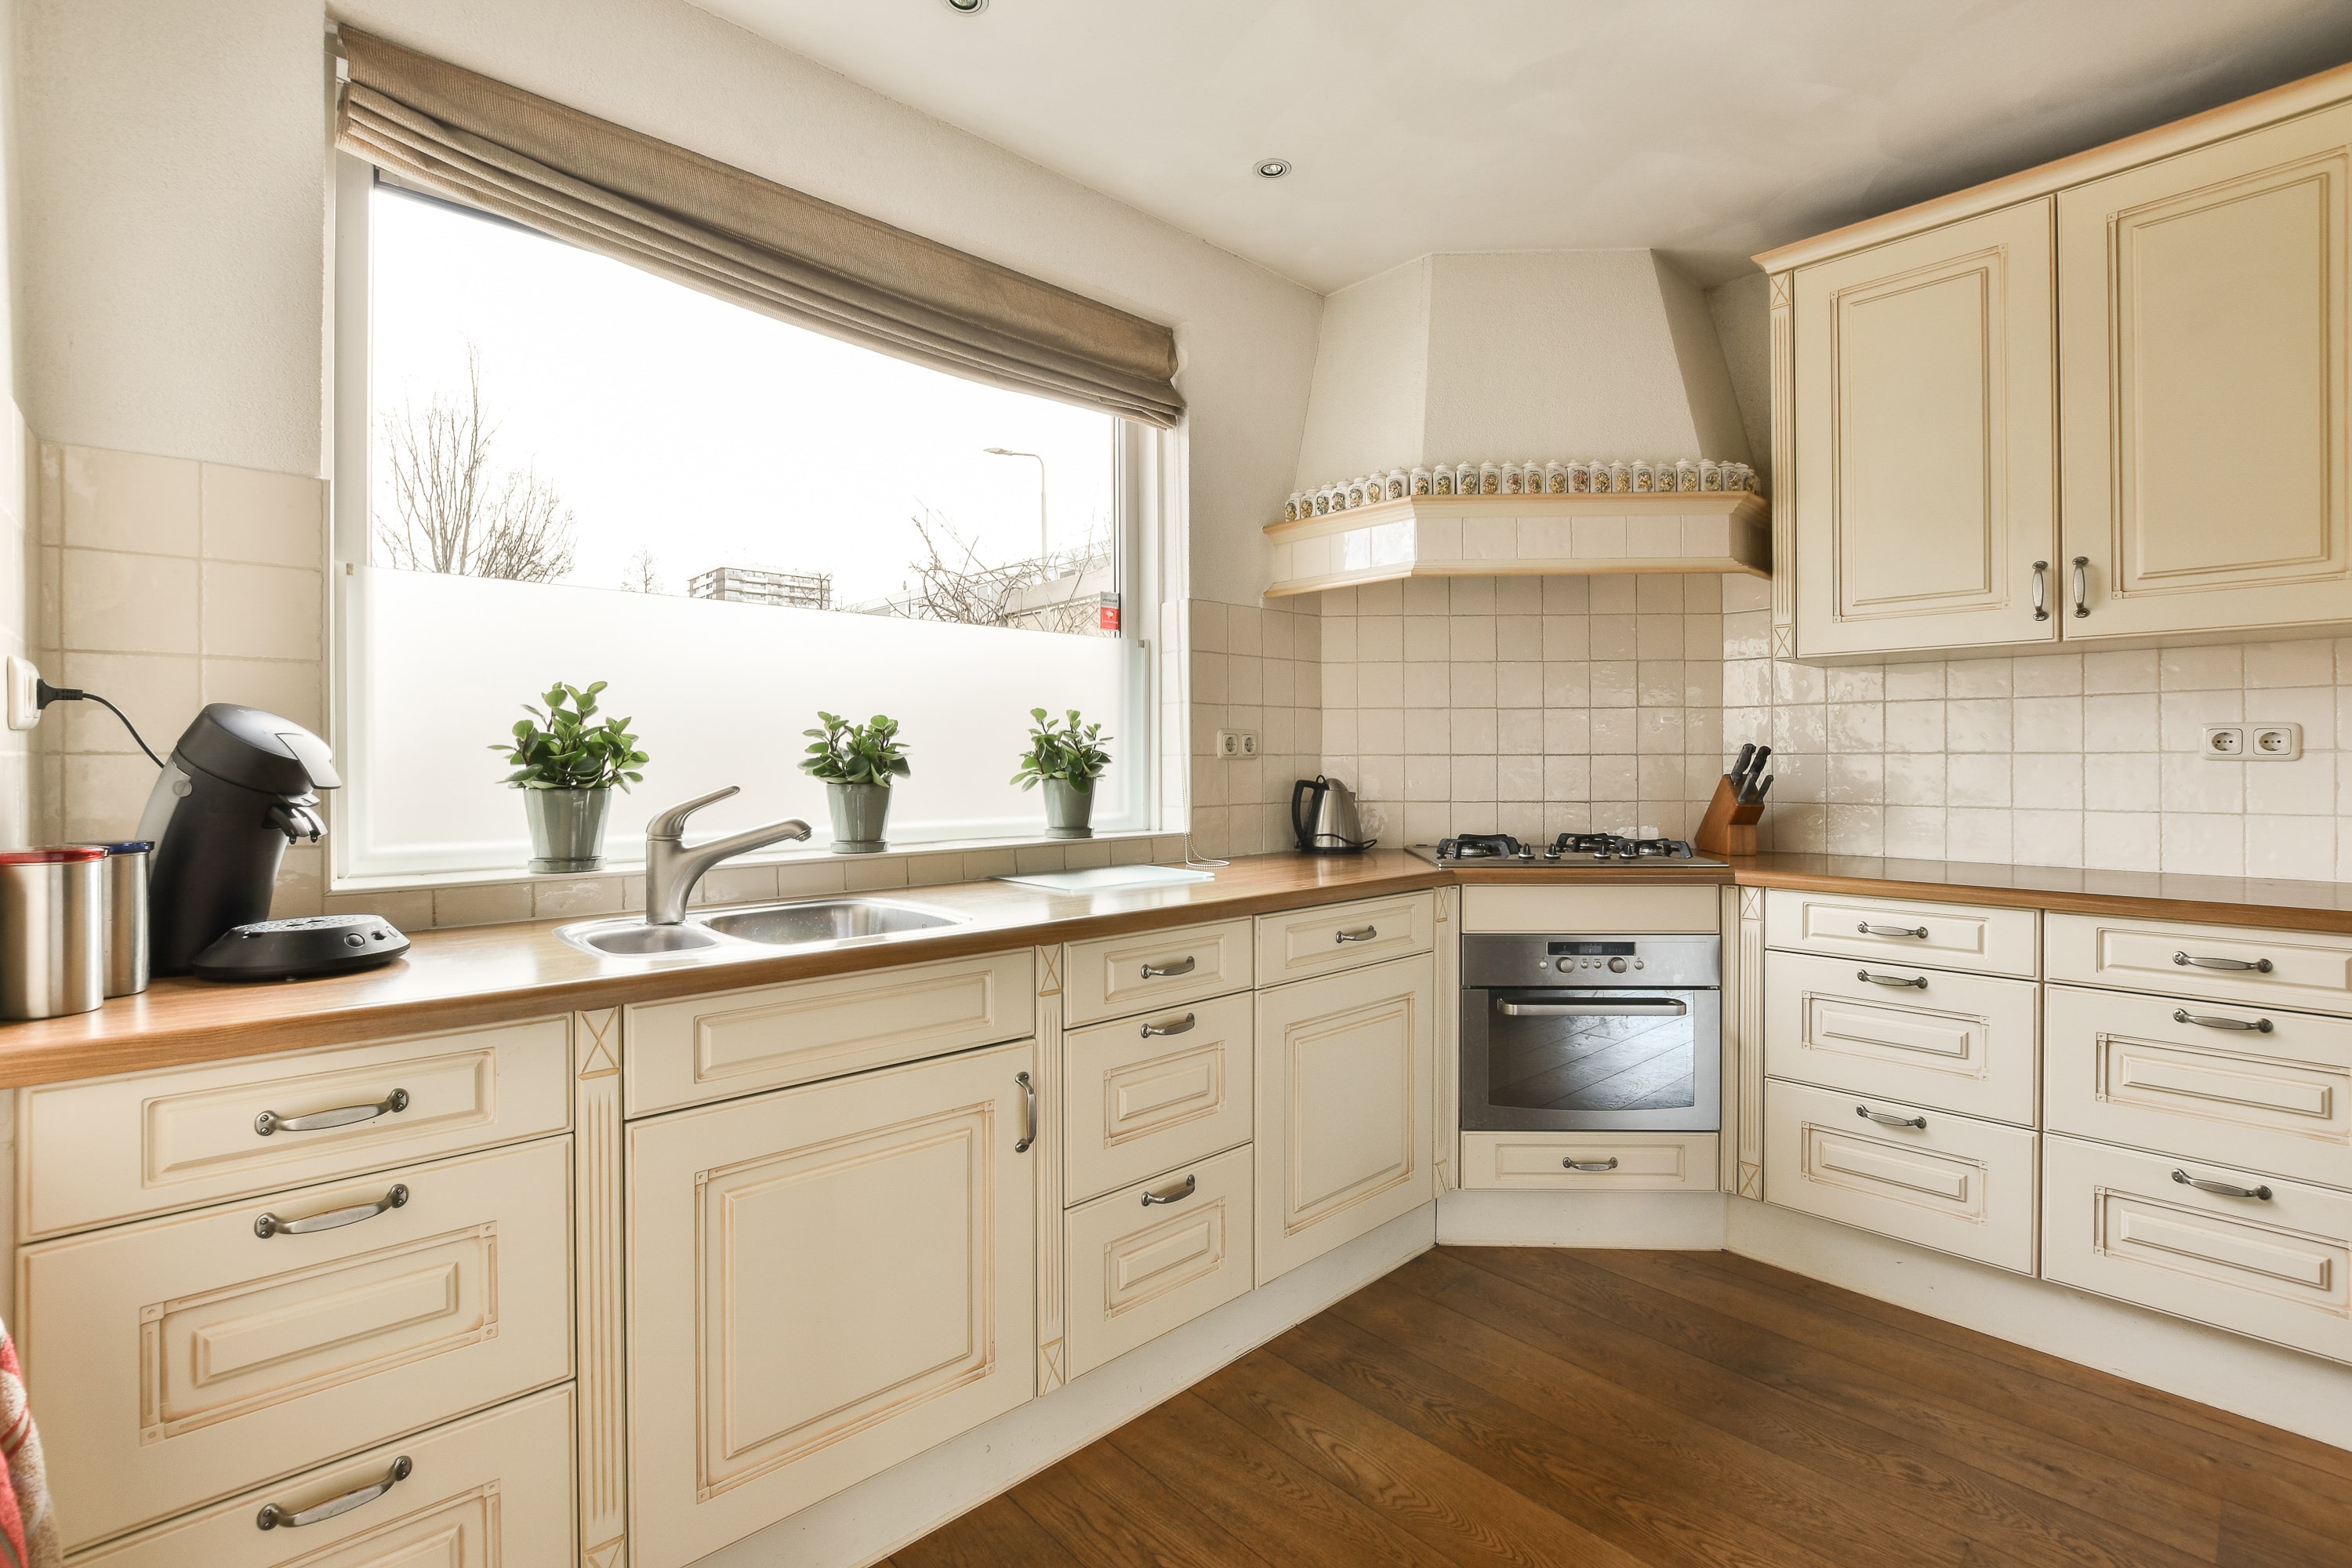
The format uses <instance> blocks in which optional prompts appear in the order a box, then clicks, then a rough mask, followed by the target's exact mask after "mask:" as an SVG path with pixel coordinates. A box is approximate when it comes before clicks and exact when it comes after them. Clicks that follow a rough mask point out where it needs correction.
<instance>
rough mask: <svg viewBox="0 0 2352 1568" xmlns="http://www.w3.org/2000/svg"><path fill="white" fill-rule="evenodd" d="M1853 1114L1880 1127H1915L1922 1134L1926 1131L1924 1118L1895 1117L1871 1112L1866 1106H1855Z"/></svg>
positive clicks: (1925, 1119)
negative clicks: (1865, 1118)
mask: <svg viewBox="0 0 2352 1568" xmlns="http://www.w3.org/2000/svg"><path fill="white" fill-rule="evenodd" d="M1853 1113H1854V1114H1855V1115H1856V1116H1866V1117H1868V1118H1869V1119H1870V1120H1871V1121H1875V1122H1877V1123H1878V1124H1879V1125H1880V1126H1881V1127H1916V1128H1917V1129H1918V1130H1919V1131H1922V1132H1925V1131H1927V1118H1926V1117H1924V1116H1896V1115H1894V1114H1892V1113H1890V1112H1888V1111H1884V1110H1871V1109H1870V1107H1868V1106H1867V1105H1857V1106H1855V1107H1854V1108H1853Z"/></svg>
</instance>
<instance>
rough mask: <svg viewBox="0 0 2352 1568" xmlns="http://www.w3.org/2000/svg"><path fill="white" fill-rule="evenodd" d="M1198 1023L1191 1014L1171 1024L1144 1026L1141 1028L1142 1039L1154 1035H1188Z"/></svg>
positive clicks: (1196, 1018)
mask: <svg viewBox="0 0 2352 1568" xmlns="http://www.w3.org/2000/svg"><path fill="white" fill-rule="evenodd" d="M1200 1021H1201V1020H1200V1019H1199V1018H1198V1017H1196V1016H1193V1015H1192V1014H1190V1013H1187V1014H1185V1015H1184V1016H1182V1017H1181V1018H1179V1019H1177V1020H1176V1021H1175V1022H1174V1023H1172V1024H1146V1025H1144V1026H1143V1037H1144V1038H1145V1039H1147V1040H1148V1039H1150V1038H1151V1037H1152V1036H1154V1035H1184V1034H1190V1033H1191V1032H1192V1026H1193V1025H1195V1024H1197V1023H1199V1022H1200Z"/></svg>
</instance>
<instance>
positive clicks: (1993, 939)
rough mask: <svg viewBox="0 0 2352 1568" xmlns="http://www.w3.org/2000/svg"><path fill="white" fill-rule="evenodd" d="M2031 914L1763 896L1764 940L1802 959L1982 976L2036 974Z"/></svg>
mask: <svg viewBox="0 0 2352 1568" xmlns="http://www.w3.org/2000/svg"><path fill="white" fill-rule="evenodd" d="M2035 919H2036V915H2035V911H2034V910H2005V909H1996V908H1993V907H1992V906H1990V905H1986V904H1931V903H1923V902H1918V901H1915V900H1908V899H1856V898H1848V897H1845V896H1843V895H1840V894H1833V893H1807V892H1801V891H1799V890H1798V889H1794V888H1773V889H1769V890H1768V891H1767V892H1766V893H1765V895H1764V941H1765V942H1766V944H1767V945H1768V946H1771V947H1780V948H1788V949H1790V950H1792V951H1795V952H1818V953H1830V954H1833V955H1835V956H1838V957H1841V958H1869V959H1878V960H1884V961H1886V962H1889V963H1924V964H1927V965H1928V966H1930V967H1932V968H1936V969H1968V970H1974V971H1975V972H1976V973H1979V974H2015V975H2019V976H2021V977H2023V978H2025V979H2029V980H2030V979H2032V977H2033V976H2034V974H2035V973H2037V972H2038V971H2037V965H2036V960H2037V959H2038V958H2039V957H2040V954H2039V953H2038V952H2035V945H2036V940H2037V939H2036V934H2035V925H2034V921H2035Z"/></svg>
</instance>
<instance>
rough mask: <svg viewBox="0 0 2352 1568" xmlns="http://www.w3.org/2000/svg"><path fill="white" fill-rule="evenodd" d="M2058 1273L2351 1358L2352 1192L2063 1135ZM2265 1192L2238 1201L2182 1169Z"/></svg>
mask: <svg viewBox="0 0 2352 1568" xmlns="http://www.w3.org/2000/svg"><path fill="white" fill-rule="evenodd" d="M2042 1142H2043V1151H2042V1237H2043V1240H2042V1275H2043V1277H2044V1278H2045V1279H2056V1280H2059V1281H2061V1282H2063V1283H2064V1284H2068V1285H2073V1286H2076V1287H2079V1288H2080V1289H2084V1290H2095V1291H2097V1292H2098V1293H2099V1294H2101V1295H2103V1296H2114V1297H2117V1298H2120V1299H2121V1300H2126V1301H2133V1302H2137V1303H2138V1304H2139V1305H2140V1306H2143V1307H2153V1308H2155V1309H2156V1310H2158V1311H2159V1312H2171V1313H2174V1314H2177V1315H2178V1316H2180V1317H2184V1318H2194V1319H2196V1320H2197V1321H2199V1322H2202V1323H2211V1324H2213V1325H2214V1326H2215V1327H2217V1328H2223V1329H2228V1330H2230V1331H2232V1332H2234V1333H2241V1334H2252V1335H2254V1336H2255V1337H2256V1338H2258V1339H2265V1340H2272V1341H2274V1342H2277V1343H2279V1344H2283V1345H2291V1346H2293V1347H2294V1349H2296V1350H2300V1351H2309V1352H2313V1353H2315V1354H2317V1355H2324V1356H2331V1357H2333V1358H2335V1359H2336V1360H2337V1361H2352V1195H2347V1194H2343V1193H2339V1192H2334V1191H2331V1190H2329V1189H2327V1188H2325V1187H2313V1186H2306V1185H2305V1184H2302V1183H2300V1182H2292V1181H2286V1180H2284V1179H2282V1178H2280V1177H2277V1176H2273V1175H2269V1174H2263V1173H2255V1172H2252V1171H2244V1170H2239V1169H2235V1168H2232V1167H2229V1166H2222V1165H2217V1164H2207V1163H2200V1162H2190V1161H2182V1160H2178V1159H2175V1158H2173V1157H2171V1156H2170V1155H2165V1154H2144V1153H2141V1152H2139V1151H2137V1150H2134V1149H2115V1148H2110V1147H2108V1146H2107V1145H2105V1144H2104V1143H2086V1142H2081V1141H2080V1140H2077V1139H2074V1138H2067V1137H2063V1136H2060V1135H2058V1134H2054V1133H2053V1134H2052V1135H2050V1136H2049V1137H2047V1138H2045V1139H2044V1140H2043V1141H2042ZM2175 1171H2179V1172H2181V1173H2183V1174H2185V1175H2188V1176H2191V1177H2195V1178H2198V1179H2200V1180H2208V1181H2217V1182H2221V1183H2226V1184H2230V1185H2232V1186H2240V1187H2247V1188H2259V1189H2263V1190H2266V1191H2267V1192H2268V1193H2269V1194H2270V1196H2269V1197H2268V1198H2266V1199H2263V1198H2241V1197H2228V1196H2223V1195H2221V1194H2212V1193H2207V1192H2201V1191H2200V1190H2199V1189H2197V1188H2195V1187H2192V1186H2189V1185H2188V1184H2185V1183H2182V1182H2179V1181H2176V1180H2175V1179H2174V1178H2173V1173H2174V1172H2175Z"/></svg>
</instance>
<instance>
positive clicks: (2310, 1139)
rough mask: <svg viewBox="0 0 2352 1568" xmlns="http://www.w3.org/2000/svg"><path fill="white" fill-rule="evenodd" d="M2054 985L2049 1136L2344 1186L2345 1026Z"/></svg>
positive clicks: (2349, 1157)
mask: <svg viewBox="0 0 2352 1568" xmlns="http://www.w3.org/2000/svg"><path fill="white" fill-rule="evenodd" d="M2049 989H2050V1000H2049V1012H2048V1018H2047V1023H2046V1025H2045V1027H2046V1031H2047V1037H2046V1040H2045V1043H2044V1047H2043V1050H2044V1059H2045V1060H2046V1061H2047V1063H2048V1067H2047V1069H2046V1073H2047V1080H2048V1098H2047V1101H2046V1103H2045V1105H2044V1107H2043V1112H2042V1114H2043V1121H2044V1123H2045V1125H2047V1126H2048V1127H2049V1128H2050V1130H2051V1131H2056V1132H2075V1133H2080V1134H2081V1135H2083V1136H2084V1137H2085V1138H2097V1139H2101V1140H2104V1141H2105V1142H2110V1143H2131V1144H2137V1146H2138V1147H2140V1148H2143V1149H2166V1150H2169V1151H2171V1152H2174V1153H2176V1154H2185V1155H2186V1154H2193V1155H2196V1156H2197V1157H2199V1158H2200V1159H2206V1160H2219V1161H2221V1162H2223V1163H2227V1164H2233V1165H2248V1166H2252V1167H2253V1168H2255V1169H2257V1170H2263V1171H2276V1172H2277V1173H2279V1174H2281V1175H2283V1176H2297V1177H2300V1178H2302V1179H2303V1180H2305V1181H2308V1182H2324V1183H2326V1184H2329V1185H2331V1186H2338V1187H2352V1022H2347V1020H2345V1019H2342V1018H2327V1017H2320V1016H2315V1015H2313V1014H2310V1013H2293V1012H2289V1011H2287V1010H2286V1009H2285V1008H2283V1007H2269V1008H2256V1007H2249V1006H2245V1005H2242V1004H2237V1003H2215V1002H2205V1001H2200V1000H2190V999H2187V998H2178V999H2176V998H2174V997H2170V996H2137V995H2129V994H2117V993H2116V992H2113V991H2085V990H2081V989H2078V988H2076V987H2074V986H2071V985H2053V986H2051V987H2050V988H2049ZM2184 1015H2185V1016H2184ZM2200 1019H2201V1020H2204V1021H2203V1022H2201V1023H2200V1022H2199V1020H2200ZM2232 1024H2245V1025H2251V1026H2253V1027H2249V1028H2231V1027H2230V1026H2231V1025H2232ZM2263 1025H2267V1026H2268V1027H2267V1028H2264V1027H2262V1026H2263Z"/></svg>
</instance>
